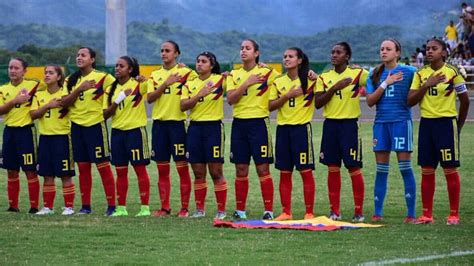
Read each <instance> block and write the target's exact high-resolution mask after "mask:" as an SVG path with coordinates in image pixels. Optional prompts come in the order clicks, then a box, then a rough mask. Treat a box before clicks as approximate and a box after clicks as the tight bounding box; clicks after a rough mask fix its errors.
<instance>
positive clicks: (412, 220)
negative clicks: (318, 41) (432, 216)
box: [403, 216, 416, 224]
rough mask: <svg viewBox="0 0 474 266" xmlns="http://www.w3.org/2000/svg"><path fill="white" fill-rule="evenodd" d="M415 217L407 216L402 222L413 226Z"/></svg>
mask: <svg viewBox="0 0 474 266" xmlns="http://www.w3.org/2000/svg"><path fill="white" fill-rule="evenodd" d="M415 220H416V219H415V217H411V216H407V217H405V219H403V222H404V223H406V224H413V223H415Z"/></svg>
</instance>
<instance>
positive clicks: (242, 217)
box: [234, 210, 247, 220]
mask: <svg viewBox="0 0 474 266" xmlns="http://www.w3.org/2000/svg"><path fill="white" fill-rule="evenodd" d="M234 219H235V220H247V214H246V213H245V211H239V210H237V211H235V212H234Z"/></svg>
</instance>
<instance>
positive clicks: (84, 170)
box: [77, 162, 92, 206]
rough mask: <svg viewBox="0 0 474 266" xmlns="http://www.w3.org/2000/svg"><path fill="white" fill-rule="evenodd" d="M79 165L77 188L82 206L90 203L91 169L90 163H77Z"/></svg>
mask: <svg viewBox="0 0 474 266" xmlns="http://www.w3.org/2000/svg"><path fill="white" fill-rule="evenodd" d="M77 165H78V167H79V189H80V190H81V202H82V206H84V205H88V206H90V205H91V193H92V169H91V163H86V162H81V163H77Z"/></svg>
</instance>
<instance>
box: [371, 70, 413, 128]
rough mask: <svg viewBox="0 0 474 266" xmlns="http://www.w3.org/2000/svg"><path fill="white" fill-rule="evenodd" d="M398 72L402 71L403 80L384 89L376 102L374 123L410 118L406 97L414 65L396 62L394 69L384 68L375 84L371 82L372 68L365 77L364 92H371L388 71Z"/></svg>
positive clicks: (385, 76)
mask: <svg viewBox="0 0 474 266" xmlns="http://www.w3.org/2000/svg"><path fill="white" fill-rule="evenodd" d="M398 72H403V80H401V81H398V82H395V83H394V84H392V85H390V86H387V88H386V89H385V92H384V94H383V95H382V97H380V99H379V101H378V102H377V104H376V106H377V107H376V108H377V111H376V114H375V123H388V122H397V121H405V120H410V119H411V109H410V107H409V106H408V104H407V97H408V92H409V91H410V86H411V82H412V80H413V75H414V73H415V72H416V68H415V67H412V66H407V65H401V64H398V65H397V66H396V67H395V68H394V69H391V70H387V69H384V71H383V72H382V75H381V76H380V81H379V83H378V84H375V85H374V84H373V82H372V76H373V70H371V71H370V73H369V77H368V78H367V85H366V92H367V94H371V93H373V92H374V91H375V90H376V89H377V88H378V87H379V86H380V84H381V83H382V82H383V81H384V80H385V79H386V78H387V76H388V75H389V73H390V74H391V75H393V74H396V73H398Z"/></svg>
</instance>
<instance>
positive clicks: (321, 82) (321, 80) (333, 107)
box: [316, 66, 369, 119]
mask: <svg viewBox="0 0 474 266" xmlns="http://www.w3.org/2000/svg"><path fill="white" fill-rule="evenodd" d="M368 74H369V72H368V71H367V70H365V69H362V68H355V67H350V66H348V67H347V68H346V69H345V70H344V71H343V72H342V73H340V74H339V73H337V72H336V71H334V69H331V70H329V71H326V72H324V73H322V74H321V75H319V77H318V80H317V82H316V92H325V91H327V90H328V89H330V88H331V87H332V86H334V85H335V84H336V83H337V82H338V81H340V80H342V79H345V78H352V83H351V84H349V85H348V86H347V87H345V88H344V89H342V90H340V91H337V92H336V93H335V94H334V95H333V96H332V97H331V100H329V102H328V103H326V105H325V106H324V111H323V116H324V117H325V118H330V119H350V118H358V117H359V116H360V101H359V96H360V93H359V92H360V87H362V86H365V84H366V80H367V76H368Z"/></svg>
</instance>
